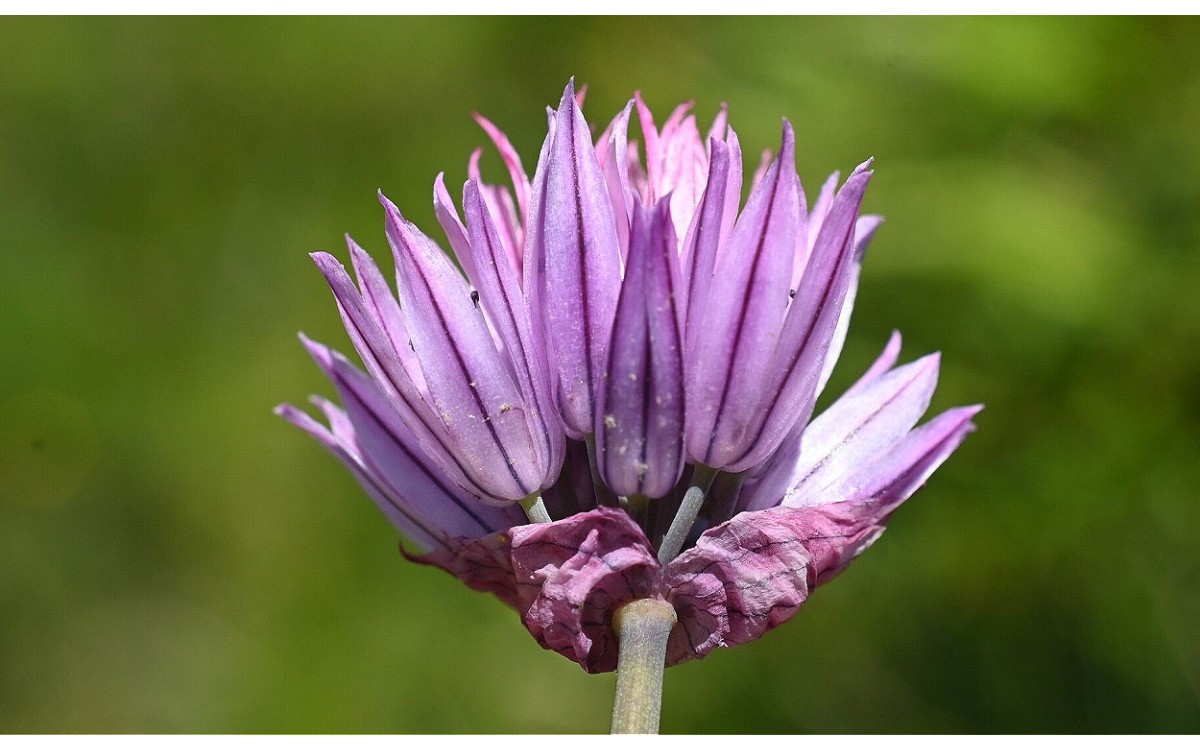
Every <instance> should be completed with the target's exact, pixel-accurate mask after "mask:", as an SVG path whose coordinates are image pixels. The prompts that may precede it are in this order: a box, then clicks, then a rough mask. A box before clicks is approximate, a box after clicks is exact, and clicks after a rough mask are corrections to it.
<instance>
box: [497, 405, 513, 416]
mask: <svg viewBox="0 0 1200 750" xmlns="http://www.w3.org/2000/svg"><path fill="white" fill-rule="evenodd" d="M512 408H513V407H512V404H500V413H501V414H507V413H509V412H510V411H512Z"/></svg>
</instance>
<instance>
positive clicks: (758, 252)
mask: <svg viewBox="0 0 1200 750" xmlns="http://www.w3.org/2000/svg"><path fill="white" fill-rule="evenodd" d="M777 166H778V169H777V170H776V171H775V183H774V184H773V185H772V186H771V199H770V200H769V201H768V202H767V215H766V216H765V217H764V218H763V224H762V233H761V234H760V235H759V238H758V247H757V248H756V249H755V251H754V264H753V265H752V266H751V268H750V279H749V280H748V281H747V283H746V290H745V292H744V293H743V295H742V304H741V306H740V307H739V308H738V322H737V328H736V330H735V331H734V339H733V352H732V353H731V355H730V357H729V362H727V363H726V365H725V384H724V386H722V388H721V399H720V401H718V402H717V416H716V418H715V419H714V420H713V426H712V433H711V434H710V435H709V436H708V447H707V448H705V450H704V463H706V464H709V463H711V461H712V452H713V446H714V444H715V443H716V442H717V431H718V430H719V429H720V426H721V416H722V415H723V414H724V413H725V406H726V403H727V399H728V398H729V387H730V385H731V384H732V383H733V368H734V365H735V364H736V363H737V360H738V352H739V351H741V348H742V329H743V328H745V325H746V312H747V308H748V307H749V305H750V293H751V292H752V291H753V289H754V281H755V279H757V278H758V268H759V261H760V260H762V251H763V247H764V246H765V245H766V243H767V232H768V230H769V229H770V227H771V214H772V213H773V212H774V210H775V195H776V194H777V193H778V192H779V183H780V181H781V180H782V176H783V165H782V163H780V162H777Z"/></svg>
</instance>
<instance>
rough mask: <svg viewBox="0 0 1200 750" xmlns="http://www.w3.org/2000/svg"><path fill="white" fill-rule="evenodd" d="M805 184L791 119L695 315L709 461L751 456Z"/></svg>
mask: <svg viewBox="0 0 1200 750" xmlns="http://www.w3.org/2000/svg"><path fill="white" fill-rule="evenodd" d="M799 182H800V181H799V179H798V178H797V177H796V171H795V167H794V136H793V134H792V127H791V125H790V124H789V123H787V122H786V121H785V123H784V129H783V144H782V146H781V148H780V154H779V158H778V159H777V160H776V161H775V162H774V163H773V164H772V165H771V168H770V169H769V170H768V173H767V175H766V177H765V178H764V180H763V182H762V183H761V184H760V185H759V187H758V189H757V190H755V191H754V193H753V194H752V195H751V196H750V200H749V201H748V202H747V203H746V209H745V211H743V212H742V215H741V217H740V218H739V219H738V222H737V225H736V226H735V227H734V229H733V233H732V234H731V235H730V238H729V246H728V248H726V250H725V252H724V253H723V254H722V256H721V257H719V258H718V259H717V268H716V275H717V277H718V278H719V279H720V283H715V284H712V285H711V286H710V288H709V293H708V294H707V295H706V298H705V301H704V306H703V309H702V310H701V311H700V314H699V315H697V316H695V317H694V318H689V320H688V328H689V331H688V334H689V335H688V343H689V345H691V346H689V349H688V354H687V359H688V362H687V366H688V373H687V383H688V397H689V400H688V415H687V433H688V434H687V449H688V454H689V456H691V458H692V459H693V460H694V461H697V462H699V463H702V464H705V465H707V466H712V467H714V468H730V465H731V464H732V463H734V462H736V461H742V462H744V458H745V456H746V454H747V453H748V451H749V448H750V447H752V445H753V443H752V441H753V439H754V438H755V434H754V432H753V429H754V428H755V427H756V422H758V414H759V410H760V406H759V404H760V401H761V400H762V398H763V388H764V386H765V385H766V384H767V383H768V382H769V380H770V375H771V371H770V368H771V365H772V364H773V359H774V357H775V351H776V345H777V343H778V339H779V332H780V328H781V326H782V324H783V317H784V313H785V312H786V310H787V299H788V294H787V293H788V289H787V284H788V280H789V279H790V278H791V271H792V266H791V264H792V256H793V253H794V248H795V242H796V233H797V231H798V229H799V226H800V215H799V199H798V197H797V193H798V190H799ZM693 344H694V345H693ZM781 437H782V436H781ZM776 444H778V443H776ZM760 460H761V459H760ZM747 465H749V464H747ZM743 468H744V467H743ZM734 470H735V471H736V470H739V469H734Z"/></svg>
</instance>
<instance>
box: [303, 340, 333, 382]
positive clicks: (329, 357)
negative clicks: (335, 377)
mask: <svg viewBox="0 0 1200 750" xmlns="http://www.w3.org/2000/svg"><path fill="white" fill-rule="evenodd" d="M297 335H298V336H299V337H300V343H301V344H302V345H303V346H304V348H305V349H307V350H308V354H309V356H310V357H312V358H313V359H314V360H316V362H317V366H318V367H320V368H321V369H322V370H323V371H325V372H329V371H330V370H331V369H332V368H333V350H332V349H330V348H329V347H327V346H325V345H324V344H322V343H320V342H318V341H313V340H312V339H310V338H309V337H308V336H306V335H305V334H304V332H303V331H301V332H300V333H299V334H297Z"/></svg>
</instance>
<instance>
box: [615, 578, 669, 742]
mask: <svg viewBox="0 0 1200 750" xmlns="http://www.w3.org/2000/svg"><path fill="white" fill-rule="evenodd" d="M674 626H675V608H674V607H672V606H671V605H670V604H667V603H666V602H665V601H662V600H661V599H637V600H634V601H632V602H630V603H629V604H626V605H625V606H623V607H621V608H620V609H618V610H617V611H616V613H615V614H614V615H613V627H614V628H615V629H616V631H617V637H618V638H619V639H620V646H619V649H618V651H617V692H616V696H615V697H614V699H613V718H612V734H658V718H659V715H660V714H661V713H662V683H663V669H664V667H665V666H666V661H667V638H668V637H669V636H670V635H671V628H673V627H674Z"/></svg>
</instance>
